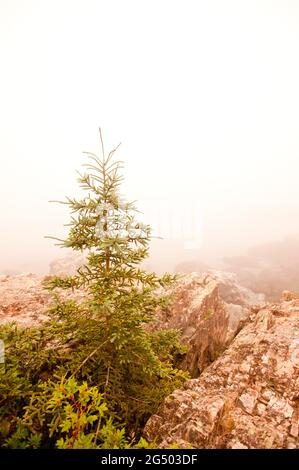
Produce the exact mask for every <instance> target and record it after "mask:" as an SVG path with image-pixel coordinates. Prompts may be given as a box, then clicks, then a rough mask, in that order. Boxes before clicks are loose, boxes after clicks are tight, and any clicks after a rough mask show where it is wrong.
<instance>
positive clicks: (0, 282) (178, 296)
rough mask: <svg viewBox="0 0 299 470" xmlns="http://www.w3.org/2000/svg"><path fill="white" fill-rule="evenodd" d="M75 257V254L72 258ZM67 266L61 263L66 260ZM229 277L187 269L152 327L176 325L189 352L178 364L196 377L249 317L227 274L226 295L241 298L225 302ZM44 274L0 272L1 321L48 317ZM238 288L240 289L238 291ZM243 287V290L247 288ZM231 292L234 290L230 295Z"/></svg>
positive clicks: (65, 294)
mask: <svg viewBox="0 0 299 470" xmlns="http://www.w3.org/2000/svg"><path fill="white" fill-rule="evenodd" d="M80 259H81V258H80ZM71 260H73V258H71ZM64 266H65V264H64ZM60 267H61V271H60V270H59V269H58V268H59V266H58V265H56V268H57V270H56V273H60V275H62V274H63V273H64V272H65V271H66V269H64V268H63V265H61V266H60ZM226 278H227V276H226V275H225V274H223V276H222V278H221V280H220V281H219V279H220V274H219V273H218V275H217V276H216V275H215V276H214V277H213V275H211V274H204V275H200V274H198V273H191V274H187V275H185V276H182V277H181V278H180V280H179V281H178V283H177V284H176V285H175V286H174V287H173V288H172V289H171V293H173V294H174V298H175V300H174V303H173V304H172V305H171V307H170V308H169V309H168V310H163V311H162V310H161V311H159V312H158V320H157V322H155V323H154V325H152V327H153V328H154V329H160V328H178V329H180V330H181V332H182V338H183V341H184V342H185V343H186V344H188V346H189V351H188V353H187V355H186V357H185V358H184V361H183V364H182V366H183V367H184V368H186V369H187V370H189V371H190V373H191V375H192V377H197V376H198V375H199V374H200V372H202V371H203V370H204V368H205V367H207V366H208V365H209V364H210V363H211V362H213V361H214V360H215V359H216V358H217V357H218V356H219V355H220V354H221V353H222V352H223V351H224V349H225V348H226V347H227V346H228V345H229V344H230V342H231V341H232V340H233V338H234V336H235V335H236V334H237V332H238V331H239V330H240V329H241V327H242V326H243V325H244V323H245V322H246V321H247V320H248V316H249V314H250V309H249V305H248V304H246V301H247V300H248V299H249V295H248V293H247V297H246V296H245V295H244V292H243V290H242V287H241V286H238V284H235V283H234V281H233V278H230V277H228V281H227V282H228V285H227V286H226V288H225V296H226V298H227V299H229V300H232V297H234V298H235V299H237V300H238V299H239V300H240V299H242V302H240V303H236V304H233V303H227V302H224V301H223V299H222V298H221V294H220V286H222V287H224V286H225V279H226ZM44 279H45V278H43V277H41V276H37V275H34V274H22V275H19V276H1V277H0V322H2V323H3V322H8V321H16V322H17V323H19V324H21V325H23V326H26V327H27V326H33V325H36V324H39V323H41V322H42V321H44V320H46V318H47V316H46V313H47V312H46V311H47V308H48V307H49V305H50V304H51V302H52V301H53V295H52V294H51V293H50V292H48V291H46V290H45V289H44V288H43V284H42V283H43V280H44ZM238 289H239V290H240V294H239V295H237V292H238ZM56 291H57V292H58V293H59V295H60V298H61V299H67V298H73V299H76V300H79V301H81V300H82V299H84V298H85V297H86V295H87V292H86V291H84V290H83V289H80V290H76V291H75V292H72V291H70V290H67V291H64V290H61V289H57V290H56ZM245 291H247V289H245ZM230 292H232V295H230Z"/></svg>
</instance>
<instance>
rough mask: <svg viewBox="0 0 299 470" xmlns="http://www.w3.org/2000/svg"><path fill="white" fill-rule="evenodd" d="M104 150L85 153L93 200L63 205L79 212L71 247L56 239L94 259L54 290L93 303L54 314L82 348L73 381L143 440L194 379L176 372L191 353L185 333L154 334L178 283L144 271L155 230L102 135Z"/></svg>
mask: <svg viewBox="0 0 299 470" xmlns="http://www.w3.org/2000/svg"><path fill="white" fill-rule="evenodd" d="M100 142H101V150H102V156H101V158H99V157H98V156H97V155H95V154H93V153H89V152H85V153H86V154H87V156H88V158H89V163H87V164H86V165H85V167H86V168H87V172H86V173H83V174H81V173H79V183H80V185H81V187H82V188H83V190H84V191H86V192H87V196H86V197H82V198H81V199H74V198H67V199H66V201H63V202H62V203H63V204H67V205H68V206H69V207H70V209H71V213H72V216H71V221H70V224H69V227H70V229H69V233H68V236H67V238H66V239H65V240H60V239H56V240H58V241H59V245H60V246H63V247H67V248H72V249H73V250H79V251H82V252H83V251H87V253H88V254H87V258H86V263H85V265H84V266H82V267H81V268H79V269H78V271H77V273H76V275H74V276H67V277H63V278H62V277H54V278H52V279H51V281H50V282H49V283H48V288H50V289H54V288H56V287H60V288H64V289H67V288H72V289H75V288H79V287H83V288H86V291H87V299H86V302H85V303H84V304H82V305H78V304H76V303H75V302H73V301H72V302H67V303H63V302H58V303H57V305H56V306H55V307H54V308H53V309H52V314H53V315H54V318H56V319H57V318H58V319H59V321H58V322H56V323H55V325H56V326H54V327H53V328H54V329H55V328H56V331H57V335H60V336H62V338H63V340H68V341H70V340H72V341H73V342H74V341H75V344H76V345H77V346H76V348H74V349H73V350H72V351H71V353H70V354H69V358H68V364H69V370H70V372H71V373H72V375H74V376H76V378H77V379H79V378H81V379H82V380H83V379H84V380H86V379H87V380H88V381H89V383H90V385H91V386H94V385H96V386H97V387H98V388H99V390H100V392H101V393H103V395H104V397H105V400H106V402H107V405H108V407H109V409H110V411H111V413H112V414H114V417H116V418H118V419H119V420H120V421H121V422H122V423H125V425H126V426H127V429H129V430H130V431H131V432H136V431H137V432H138V431H139V430H140V429H141V428H142V426H143V424H144V422H145V420H146V419H147V418H148V417H149V415H150V414H151V413H153V412H154V411H155V409H156V407H157V406H158V405H159V403H160V402H161V400H162V399H163V398H164V397H165V395H166V394H168V393H171V392H172V391H173V389H175V388H177V387H179V386H180V385H181V383H182V382H183V381H184V380H185V378H186V374H185V373H184V372H182V371H179V370H178V369H176V368H175V367H174V356H175V354H176V353H182V352H184V348H183V347H182V346H181V345H180V343H179V339H178V333H177V332H176V331H173V330H172V331H160V332H151V329H150V328H148V327H146V324H148V323H149V322H151V321H153V320H154V318H155V311H156V309H157V307H158V306H165V305H167V304H168V303H169V301H170V299H169V297H167V296H165V295H157V289H158V288H161V286H162V287H164V286H166V285H169V284H170V283H172V282H173V281H174V280H175V278H174V277H173V276H171V275H169V274H165V275H164V276H162V277H158V276H157V275H156V274H155V273H149V272H146V271H145V270H143V269H142V268H141V267H140V264H141V262H142V261H143V260H144V259H145V258H146V257H147V256H148V252H149V242H150V239H151V229H150V227H149V226H148V225H145V224H143V223H140V222H138V221H137V220H136V214H137V212H138V211H137V209H136V207H135V205H134V203H128V202H125V201H124V200H123V199H122V198H121V196H120V185H121V182H122V180H123V178H122V176H121V175H120V170H121V168H122V162H119V161H114V154H115V151H116V150H117V148H118V147H116V149H114V150H112V151H111V152H110V153H109V154H108V155H106V154H105V150H104V145H103V139H102V133H101V130H100ZM58 202H60V201H58ZM51 238H54V237H51ZM62 325H64V326H63V327H62Z"/></svg>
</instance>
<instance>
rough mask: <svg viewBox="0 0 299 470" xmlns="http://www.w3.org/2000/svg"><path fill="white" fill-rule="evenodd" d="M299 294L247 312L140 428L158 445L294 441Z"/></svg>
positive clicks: (298, 441)
mask: <svg viewBox="0 0 299 470" xmlns="http://www.w3.org/2000/svg"><path fill="white" fill-rule="evenodd" d="M298 307H299V300H298V299H293V300H289V301H283V302H281V303H280V304H276V305H272V306H271V305H268V306H267V307H266V308H262V309H261V310H260V311H258V312H257V313H256V314H254V315H252V316H251V319H250V321H249V322H248V323H247V324H246V325H245V326H244V328H243V329H242V330H241V331H240V332H239V334H238V335H237V337H236V338H235V339H234V341H233V342H232V343H231V345H230V346H229V347H228V348H227V349H226V351H225V352H224V353H223V354H222V355H221V357H219V358H218V359H217V360H216V361H215V362H214V363H213V364H211V365H210V366H209V367H207V368H206V369H205V370H204V371H203V373H202V374H201V376H200V377H199V378H197V379H191V380H189V381H188V382H187V383H186V384H185V385H184V387H183V388H182V389H180V390H176V391H175V392H174V393H172V394H171V395H170V396H169V397H167V399H166V400H165V401H164V402H163V404H162V405H161V406H160V408H159V409H158V411H157V414H156V415H154V416H152V417H151V419H150V420H149V421H148V423H147V425H146V428H145V433H144V434H145V436H146V437H147V438H148V439H153V438H154V437H157V438H158V442H159V446H160V447H168V446H169V445H170V444H171V443H173V442H178V443H179V442H180V443H181V445H182V446H183V447H187V446H188V445H189V446H190V445H191V446H192V447H194V448H232V449H236V448H237V449H240V448H289V449H292V448H299V438H298V424H299V309H298Z"/></svg>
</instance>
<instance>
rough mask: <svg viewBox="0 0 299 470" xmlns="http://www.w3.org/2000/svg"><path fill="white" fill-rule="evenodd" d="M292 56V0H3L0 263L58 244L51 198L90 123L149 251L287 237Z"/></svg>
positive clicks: (294, 220) (210, 254)
mask: <svg viewBox="0 0 299 470" xmlns="http://www.w3.org/2000/svg"><path fill="white" fill-rule="evenodd" d="M298 51H299V3H298V2H297V1H296V0H276V1H275V0H256V1H254V0H248V1H246V0H235V1H233V0H226V1H223V0H217V1H216V0H209V1H208V0H202V1H200V0H194V1H192V0H188V1H186V0H181V1H175V0H159V1H158V0H151V1H140V0H139V1H137V0H135V1H133V0H126V1H116V0H106V1H101V0H94V1H93V0H80V1H75V0H51V1H50V0H42V1H40V0H26V1H25V0H24V1H21V0H1V1H0V58H1V73H0V155H1V166H0V170H1V171H0V191H1V202H2V204H1V232H0V271H1V270H4V269H8V268H9V269H14V268H15V269H17V270H21V271H35V272H47V270H48V264H49V262H50V261H51V260H52V259H53V258H56V257H57V256H63V255H64V254H65V252H64V251H63V250H62V249H59V248H57V247H55V246H54V245H53V241H51V240H47V239H45V238H43V237H44V236H45V235H54V236H58V237H59V236H62V235H63V234H65V233H66V232H65V228H63V224H64V223H67V222H68V220H69V216H68V211H67V210H66V209H65V208H64V207H62V206H58V205H55V204H49V203H48V201H49V200H51V199H64V197H65V196H75V195H76V194H77V193H78V185H77V182H76V178H77V175H76V173H75V170H76V169H77V170H80V169H81V165H82V163H84V162H85V161H86V160H85V158H84V156H83V155H82V151H93V152H99V149H100V147H99V142H98V128H99V127H101V128H102V130H103V135H104V140H105V146H106V148H107V150H109V149H111V148H113V147H114V146H115V145H117V144H118V143H119V142H122V145H121V147H120V149H119V151H118V157H119V158H120V159H122V160H124V162H125V170H124V176H125V184H124V186H123V191H122V192H123V194H124V195H126V197H127V198H128V199H129V200H131V199H133V200H137V201H139V207H140V209H141V210H143V211H144V220H146V221H148V222H150V223H151V224H152V225H153V229H154V232H156V233H157V234H159V233H158V232H159V230H160V232H161V233H160V235H162V236H163V238H164V239H163V240H159V241H158V242H157V243H156V245H155V250H156V254H155V256H154V258H155V259H161V260H162V261H163V256H164V260H166V261H167V260H173V258H175V257H176V256H179V255H178V253H177V252H176V248H175V246H176V244H177V243H178V240H179V239H183V244H184V243H186V249H187V250H188V249H189V252H190V246H191V248H192V249H198V250H201V256H202V258H203V259H204V258H205V259H206V260H209V259H213V260H216V259H218V258H221V257H223V256H230V255H234V254H239V253H242V252H243V251H244V250H245V251H246V249H247V247H249V246H250V245H252V244H256V243H259V242H264V241H268V240H276V239H280V238H283V237H284V236H287V235H289V234H299V217H298V213H299V197H298V196H299V185H298V173H299V158H298V156H299V133H298V128H299V87H298V83H299V61H298ZM166 222H167V223H166ZM161 223H162V224H163V223H164V227H161ZM165 223H166V225H165ZM159 224H160V228H159ZM167 224H168V225H167ZM186 227H187V232H188V233H186ZM188 227H189V228H188ZM182 228H185V233H184V230H181V229H182ZM190 240H191V245H190ZM181 241H182V240H181ZM192 243H193V245H192ZM172 248H173V250H172ZM171 250H172V251H171ZM157 251H159V253H158V254H157ZM186 256H187V257H188V255H186ZM178 261H179V260H178ZM167 262H168V261H167ZM166 264H167V263H166Z"/></svg>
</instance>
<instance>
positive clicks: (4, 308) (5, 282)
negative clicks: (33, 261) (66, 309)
mask: <svg viewBox="0 0 299 470" xmlns="http://www.w3.org/2000/svg"><path fill="white" fill-rule="evenodd" d="M44 280H47V276H46V277H43V276H38V275H36V274H32V273H24V274H20V275H18V276H5V275H2V276H0V323H9V322H16V323H17V324H19V325H21V326H23V327H32V326H36V325H39V324H41V323H42V322H43V321H45V320H47V319H48V316H47V309H48V308H49V306H50V305H51V303H53V301H54V297H53V294H52V293H51V292H49V291H47V290H45V288H44V285H43V281H44ZM56 291H57V292H59V296H60V298H61V299H62V300H66V299H70V298H72V299H75V300H77V301H78V302H80V301H82V300H83V298H84V297H85V296H86V292H84V290H83V289H81V290H75V291H74V292H72V291H71V290H67V291H66V290H62V289H56Z"/></svg>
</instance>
